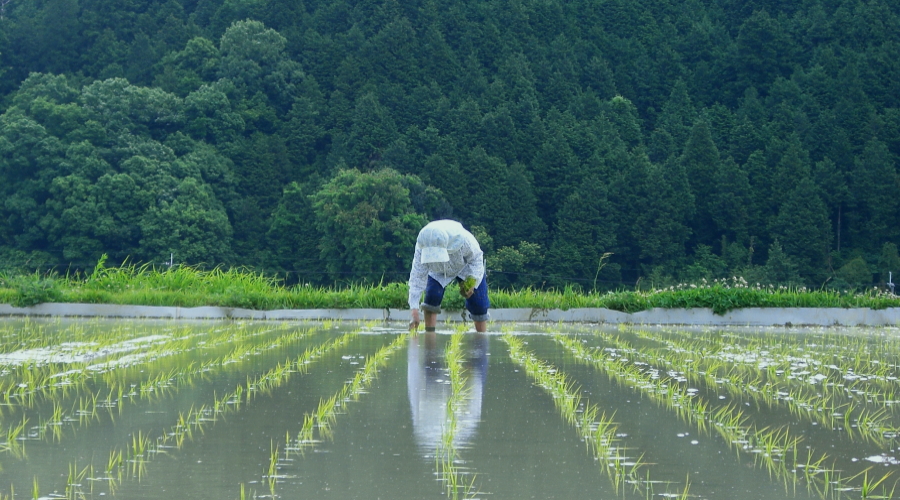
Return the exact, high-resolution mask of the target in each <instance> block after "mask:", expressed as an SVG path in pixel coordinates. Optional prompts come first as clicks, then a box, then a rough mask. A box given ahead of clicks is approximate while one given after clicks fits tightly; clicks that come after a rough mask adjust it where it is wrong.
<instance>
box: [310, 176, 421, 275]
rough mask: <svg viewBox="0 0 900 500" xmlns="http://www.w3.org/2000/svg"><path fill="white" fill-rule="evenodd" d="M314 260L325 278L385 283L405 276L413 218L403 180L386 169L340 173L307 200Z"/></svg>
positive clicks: (417, 218)
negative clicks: (314, 237) (317, 259)
mask: <svg viewBox="0 0 900 500" xmlns="http://www.w3.org/2000/svg"><path fill="white" fill-rule="evenodd" d="M312 200H313V210H314V212H315V215H316V228H317V229H318V231H319V234H320V235H321V236H320V238H319V251H320V258H321V259H322V260H323V261H324V262H325V269H326V270H327V271H328V273H329V276H330V277H331V279H333V280H335V281H339V280H367V281H376V282H377V281H380V280H382V279H387V280H389V281H393V280H397V279H398V278H399V277H400V276H401V275H402V273H404V272H406V273H407V274H408V273H409V269H408V266H409V261H410V256H411V255H412V254H411V251H412V249H413V247H414V245H415V241H416V235H417V234H418V233H419V230H420V229H421V228H422V226H424V225H425V224H426V223H427V222H428V217H427V216H426V215H424V214H419V213H416V212H415V211H414V210H413V207H412V204H411V203H410V200H409V190H408V189H407V188H406V187H405V186H404V182H403V176H402V175H400V174H398V173H397V172H396V171H393V170H390V169H384V170H378V171H374V172H369V173H364V172H360V171H359V170H356V169H348V170H342V171H340V172H338V174H337V175H335V177H334V178H332V179H331V180H329V181H328V182H326V183H325V184H324V185H323V186H322V188H321V189H319V190H318V191H317V192H316V193H315V194H314V195H312Z"/></svg>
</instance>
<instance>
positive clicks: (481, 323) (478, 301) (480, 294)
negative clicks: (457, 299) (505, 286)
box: [426, 274, 491, 333]
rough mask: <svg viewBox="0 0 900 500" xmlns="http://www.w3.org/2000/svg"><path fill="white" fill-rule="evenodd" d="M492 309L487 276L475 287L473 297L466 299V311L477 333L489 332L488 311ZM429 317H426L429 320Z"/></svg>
mask: <svg viewBox="0 0 900 500" xmlns="http://www.w3.org/2000/svg"><path fill="white" fill-rule="evenodd" d="M490 307H491V301H490V299H489V298H488V284H487V275H486V274H485V276H484V278H483V279H482V280H481V284H480V285H478V286H477V287H475V291H474V292H472V296H471V297H469V298H468V299H466V309H467V310H468V311H469V314H470V315H471V316H472V321H474V322H475V331H476V332H479V333H484V332H486V331H487V320H488V319H489V318H490V315H489V314H488V309H489V308H490ZM427 317H428V316H426V318H427Z"/></svg>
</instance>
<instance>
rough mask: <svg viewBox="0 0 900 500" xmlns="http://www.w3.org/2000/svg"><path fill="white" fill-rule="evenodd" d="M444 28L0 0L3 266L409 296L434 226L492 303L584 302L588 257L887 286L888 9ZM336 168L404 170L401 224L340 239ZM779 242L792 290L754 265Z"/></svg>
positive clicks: (215, 5) (241, 10)
mask: <svg viewBox="0 0 900 500" xmlns="http://www.w3.org/2000/svg"><path fill="white" fill-rule="evenodd" d="M845 4H846V5H845ZM435 9H436V8H435V6H434V5H433V4H430V3H427V2H426V3H421V4H410V5H404V6H403V8H399V7H398V6H397V5H395V4H392V3H388V4H384V5H378V6H374V4H373V5H369V4H366V5H350V4H348V3H346V2H343V1H341V0H338V1H336V2H330V3H329V2H307V3H306V4H304V5H300V4H297V5H295V4H294V3H291V2H287V3H284V2H282V3H278V2H276V3H271V2H270V3H268V4H267V3H265V2H258V1H253V2H237V1H228V2H163V3H159V2H130V3H129V2H125V3H119V4H114V3H108V2H100V3H97V2H94V3H90V2H88V3H85V2H76V1H74V0H64V1H61V2H22V1H13V2H9V3H7V4H6V5H5V8H4V15H3V18H2V19H0V113H2V114H0V198H2V199H3V200H4V203H3V204H2V206H0V257H3V256H6V255H9V256H16V258H15V259H13V260H10V261H5V262H9V263H5V262H4V261H2V259H0V262H4V263H2V267H11V266H12V264H11V263H12V262H20V261H21V259H19V258H18V256H35V258H37V260H33V261H31V263H30V264H29V265H34V266H35V267H37V266H38V265H43V264H44V263H46V264H48V265H49V266H51V267H56V268H57V269H66V268H70V267H71V268H73V269H86V268H88V267H90V265H91V263H92V262H94V261H95V260H96V259H97V258H98V257H99V256H100V255H102V254H104V253H105V254H108V255H109V256H110V259H111V260H112V261H115V262H119V263H121V262H125V261H126V259H136V260H138V261H140V262H156V263H160V262H161V261H162V260H167V259H168V258H169V256H170V255H172V254H173V253H174V254H175V258H176V261H181V262H183V263H188V264H192V265H199V264H200V263H205V264H206V265H207V266H209V267H213V266H216V265H219V264H224V265H231V264H241V265H250V266H253V267H254V268H255V269H264V270H266V271H272V272H281V273H291V274H290V275H291V276H293V278H292V279H300V280H302V281H303V282H310V283H317V284H321V283H324V282H326V280H327V279H330V280H344V279H350V280H355V279H365V280H368V281H369V282H378V281H380V280H382V279H384V280H386V281H403V280H404V279H405V278H404V274H405V273H404V271H407V270H406V269H405V268H406V267H407V266H408V259H409V254H410V253H411V247H410V246H409V242H410V240H409V234H410V233H411V232H412V231H414V230H415V228H416V226H419V225H420V224H421V223H422V222H423V221H425V220H429V219H435V218H444V217H452V218H457V219H459V220H460V221H461V222H463V223H465V224H466V226H467V227H475V226H479V227H481V228H483V231H481V233H480V237H479V241H483V242H484V246H485V250H486V253H487V255H488V256H489V267H490V266H492V265H493V264H492V262H496V263H498V264H502V266H503V268H504V270H505V271H506V272H513V271H508V269H513V268H515V269H516V270H515V271H514V272H516V273H517V274H516V275H515V276H517V278H515V279H509V280H506V282H504V279H505V278H504V277H503V275H502V274H501V273H497V276H498V279H497V281H498V282H499V284H501V285H503V286H504V287H506V286H508V287H513V286H516V287H524V286H539V285H542V284H544V283H549V284H551V285H552V286H558V287H565V286H566V285H575V284H580V285H581V286H582V287H587V285H585V283H588V282H591V283H592V280H591V277H593V276H595V275H597V271H596V267H597V265H596V264H597V261H598V259H599V256H601V255H603V254H605V253H607V252H611V253H612V254H613V255H612V256H611V257H610V259H609V264H608V265H607V266H605V267H603V270H602V272H601V273H600V274H599V276H598V278H597V280H596V281H598V283H600V285H598V287H597V288H600V289H613V288H616V287H622V286H633V285H634V284H635V283H637V282H638V281H641V282H642V283H647V282H648V281H654V282H658V283H662V282H664V281H666V280H667V279H668V280H672V282H674V281H676V280H682V279H686V278H689V279H692V280H693V279H696V278H697V277H701V276H706V277H707V279H709V277H710V276H715V275H719V276H723V275H735V274H746V275H747V276H751V275H755V276H756V277H759V278H760V279H761V280H762V281H764V282H766V283H770V282H773V283H774V282H775V280H779V279H785V280H788V281H784V282H781V283H783V284H786V283H793V284H804V285H807V286H817V287H818V286H821V284H822V283H825V282H828V281H829V280H832V281H831V282H832V283H834V282H836V280H840V281H842V282H844V283H846V281H845V280H844V279H843V278H841V277H839V276H836V274H835V271H834V269H833V267H837V265H838V264H837V262H838V261H839V260H840V258H838V259H837V260H830V259H831V256H832V255H835V256H837V257H840V256H847V255H857V254H859V255H860V256H862V257H863V259H864V260H866V262H868V263H872V264H873V265H877V266H878V268H877V269H874V268H873V271H875V272H878V273H884V272H886V271H887V272H892V271H891V269H890V266H893V264H892V263H890V262H888V261H889V260H890V259H889V258H888V260H887V261H884V262H882V260H884V259H882V256H881V254H880V252H881V250H882V248H883V246H884V245H886V244H893V245H897V244H900V229H898V228H900V210H898V208H900V207H898V205H897V204H898V201H897V199H898V198H897V196H895V194H894V193H895V192H896V191H897V189H896V188H897V186H898V185H900V184H898V178H900V177H898V172H897V170H896V162H897V158H898V155H900V125H898V124H900V118H898V117H900V112H898V111H897V110H898V109H900V99H898V97H897V96H900V91H898V88H897V86H898V83H897V82H900V70H898V67H897V65H896V64H895V63H894V61H896V60H897V59H898V57H897V56H898V54H900V50H898V47H900V38H898V37H897V30H894V29H890V28H891V27H892V26H897V25H898V24H900V21H898V19H900V18H898V16H900V13H898V12H897V11H896V9H890V8H887V7H885V5H884V2H881V3H879V2H874V3H873V2H869V3H865V2H858V1H855V0H854V1H851V2H850V3H846V2H844V3H840V2H838V3H834V2H831V3H829V2H824V1H821V0H812V1H810V2H803V3H800V4H796V5H795V4H788V3H783V2H782V3H777V2H762V3H760V2H756V3H748V2H731V1H727V2H725V3H724V4H721V5H719V4H710V3H708V2H707V3H703V2H699V3H698V2H692V3H686V4H683V5H682V4H672V5H669V4H666V5H659V4H658V3H653V2H648V1H645V0H639V1H636V2H632V3H630V4H627V5H626V4H625V3H622V2H611V3H610V2H607V3H603V2H600V3H596V2H595V3H591V2H588V3H578V2H575V3H556V4H548V3H540V2H539V3H534V4H523V5H520V4H518V3H509V2H503V1H500V0H485V1H484V2H478V3H471V2H470V3H466V2H450V3H448V4H446V5H442V6H441V9H439V10H440V12H438V10H435ZM873 20H877V22H875V21H873ZM354 169H355V170H356V171H357V172H359V173H360V175H370V174H372V175H376V174H377V173H378V172H382V171H386V170H388V169H390V170H392V171H394V172H396V173H398V175H400V181H399V183H396V185H393V184H392V187H391V188H390V189H386V190H385V191H384V194H385V195H386V196H385V197H384V198H385V199H388V198H391V199H396V200H398V201H397V203H399V204H397V203H393V204H392V203H387V202H384V200H380V201H378V202H377V203H376V205H377V204H382V203H384V204H385V206H384V207H375V206H374V205H372V203H371V202H370V201H369V199H368V198H364V197H357V198H352V197H349V198H346V199H342V200H341V202H340V203H336V202H335V203H334V204H332V205H329V206H338V205H340V206H341V208H340V210H339V211H340V212H341V213H343V214H345V215H346V216H347V217H349V218H350V219H352V220H351V221H350V223H349V224H348V225H343V224H342V223H339V222H337V221H338V220H339V219H340V218H339V217H337V216H336V215H335V214H336V213H337V212H329V213H327V214H325V213H324V211H325V205H326V204H320V205H315V206H314V205H313V204H312V202H311V200H312V199H313V198H314V199H316V200H318V201H319V202H321V201H322V200H324V199H327V198H330V197H332V196H333V195H334V193H335V190H337V191H345V190H346V189H345V187H340V188H338V187H337V186H338V185H339V184H340V183H341V182H343V181H344V180H346V179H344V176H345V175H346V174H345V173H344V172H345V171H352V170H354ZM292 183H298V185H301V186H303V187H302V189H301V190H300V191H297V190H295V189H294V188H292V187H291V186H293V185H294V184H292ZM398 186H399V187H398ZM357 187H358V188H359V189H360V190H361V192H368V191H367V188H361V187H359V186H357ZM354 189H357V188H354ZM379 189H380V188H379ZM304 197H306V198H305V200H306V201H305V202H300V201H298V200H300V199H304ZM309 197H313V198H309ZM401 198H405V200H401ZM401 201H402V203H401ZM304 203H306V204H305V205H304ZM400 205H403V207H400ZM409 206H411V207H412V208H411V209H410V208H409ZM367 211H368V212H371V213H376V212H378V213H382V214H391V215H383V216H382V215H379V216H369V215H366V216H363V215H362V214H363V212H367ZM350 214H355V215H350ZM366 220H369V221H372V222H371V223H369V222H361V221H366ZM375 221H377V222H375ZM291 231H294V232H293V233H291ZM488 237H489V238H490V239H488ZM723 237H724V238H726V239H727V241H728V242H730V243H728V244H727V245H720V243H719V242H720V241H721V240H722V238H723ZM358 238H362V239H363V240H364V241H366V244H365V245H364V248H363V246H360V247H359V248H356V247H354V244H353V243H352V242H353V241H357V240H358ZM776 239H777V240H778V241H779V244H780V245H781V252H782V253H783V256H786V257H787V259H788V260H789V261H790V262H791V263H792V265H793V266H795V268H793V267H792V266H791V265H782V264H784V262H786V261H785V260H784V258H783V256H782V255H780V254H779V252H778V251H775V252H774V253H775V254H776V258H775V260H772V262H771V264H772V265H771V266H769V265H760V264H762V262H763V261H764V259H770V260H771V258H770V256H769V255H767V253H769V252H768V248H769V245H770V243H772V242H773V241H775V240H776ZM523 242H527V243H528V244H533V245H538V246H539V249H540V251H539V252H537V253H538V254H540V258H537V257H536V256H535V257H534V258H532V257H530V256H526V255H525V253H523V251H522V249H521V247H520V245H522V244H523ZM311 247H316V248H311ZM705 248H708V249H709V250H708V252H707V251H706V250H702V251H701V249H705ZM323 251H324V252H325V253H322V252H323ZM703 252H706V253H703ZM326 254H327V255H326ZM517 254H518V255H517ZM715 259H720V260H721V261H723V262H724V263H725V265H726V267H727V269H724V270H722V269H720V268H719V267H720V266H719V264H716V263H714V260H715ZM880 259H881V260H880ZM25 261H26V262H27V261H28V258H27V257H26V258H25ZM38 261H40V262H38ZM778 262H782V264H777V263H778ZM692 263H693V266H694V267H689V266H691V265H692ZM876 263H877V264H876ZM698 266H699V267H698ZM710 266H712V267H713V268H715V269H712V268H711V267H710ZM885 266H888V267H885ZM42 268H43V269H46V267H42ZM32 269H33V268H32ZM28 270H31V269H28ZM293 273H297V274H293ZM526 275H528V276H529V277H527V278H525V276H526ZM509 276H512V275H509ZM885 278H886V277H884V276H882V277H881V278H880V281H884V280H885Z"/></svg>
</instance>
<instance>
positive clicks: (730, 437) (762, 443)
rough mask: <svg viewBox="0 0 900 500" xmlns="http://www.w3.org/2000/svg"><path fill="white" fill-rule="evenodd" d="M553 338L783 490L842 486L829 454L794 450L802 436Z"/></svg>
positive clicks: (835, 490)
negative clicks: (717, 441) (717, 440)
mask: <svg viewBox="0 0 900 500" xmlns="http://www.w3.org/2000/svg"><path fill="white" fill-rule="evenodd" d="M554 340H556V342H558V343H559V344H561V345H562V346H564V347H566V348H567V349H568V350H569V351H570V352H571V353H572V354H573V355H574V357H575V359H576V360H578V361H579V362H581V363H584V364H586V365H588V366H592V367H594V368H596V369H598V370H600V371H602V372H604V373H606V374H607V375H608V376H609V377H610V378H611V379H613V380H616V381H618V382H619V383H622V384H624V385H627V386H630V387H633V388H635V389H637V390H638V391H639V392H641V394H643V395H644V396H646V397H647V398H649V399H650V400H651V401H654V402H656V403H657V404H659V405H661V406H662V407H664V408H667V409H669V410H671V411H674V412H675V413H676V415H678V416H679V417H680V418H682V419H683V420H685V421H686V422H688V423H691V424H693V425H695V426H696V427H697V429H698V430H699V431H701V432H707V429H709V428H712V429H713V430H715V431H716V433H718V434H719V435H720V436H722V438H723V439H724V441H725V443H727V444H728V445H729V446H730V447H731V448H733V449H734V450H735V452H736V453H738V454H740V453H745V454H749V455H751V456H753V459H754V464H755V465H758V466H762V467H764V468H765V469H766V470H767V471H768V472H769V474H770V475H771V476H772V477H774V478H776V479H778V480H779V481H781V482H783V483H784V485H785V488H788V487H790V486H794V487H796V482H797V481H798V480H800V479H801V478H802V479H803V480H804V482H805V483H806V485H807V487H808V489H809V490H811V491H818V492H819V494H820V495H821V496H822V497H823V498H835V497H837V496H838V495H839V493H840V491H842V488H845V487H846V480H845V479H843V478H842V477H841V476H840V472H839V471H837V470H836V469H834V468H828V467H825V466H824V465H823V464H824V463H825V461H826V460H827V455H825V454H822V455H820V456H818V457H817V458H816V457H814V455H813V452H812V451H811V450H807V451H806V453H805V455H804V453H803V451H802V450H800V447H799V446H798V445H799V443H800V442H801V438H799V437H795V436H791V435H790V433H789V431H788V429H787V428H783V429H769V428H762V429H760V428H757V427H756V426H755V425H748V423H747V420H748V418H747V417H746V416H745V415H744V414H743V412H742V411H741V410H739V409H738V408H737V407H736V406H735V405H734V404H733V403H729V404H727V405H725V406H722V407H720V408H718V409H716V410H713V409H711V408H710V407H709V404H708V403H706V402H705V401H704V400H703V399H702V398H700V397H699V396H697V394H696V392H695V391H693V390H689V389H686V388H683V387H680V386H678V385H677V384H676V383H674V382H673V381H672V380H671V379H668V378H655V377H653V376H651V375H649V374H647V373H645V372H643V371H642V370H641V369H640V368H638V367H637V366H636V365H634V364H628V363H627V362H626V361H625V360H623V359H622V358H613V357H608V356H605V355H604V353H603V351H601V350H599V349H587V348H585V347H584V346H583V345H582V343H581V342H580V341H578V340H576V339H573V338H571V337H567V336H563V335H554ZM707 424H710V425H709V426H708V425H707ZM804 456H805V458H803V457H804ZM801 474H802V477H801Z"/></svg>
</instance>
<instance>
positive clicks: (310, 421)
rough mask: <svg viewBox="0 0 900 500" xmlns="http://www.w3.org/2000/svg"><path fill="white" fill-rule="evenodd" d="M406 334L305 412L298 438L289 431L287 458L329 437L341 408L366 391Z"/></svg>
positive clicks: (399, 346) (285, 450) (401, 344)
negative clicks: (314, 406) (314, 407)
mask: <svg viewBox="0 0 900 500" xmlns="http://www.w3.org/2000/svg"><path fill="white" fill-rule="evenodd" d="M406 338H407V335H406V334H402V335H399V336H398V337H397V338H396V339H394V341H393V342H391V343H390V344H388V345H386V346H384V347H382V348H380V349H379V350H378V351H376V352H375V354H373V355H371V356H368V357H367V358H366V362H365V363H364V364H363V367H362V368H361V369H359V370H358V371H357V372H356V374H354V376H353V378H352V379H351V380H349V381H347V382H345V383H344V386H343V387H342V388H341V390H340V391H338V392H336V393H335V394H334V395H332V396H331V397H330V398H328V399H322V400H320V401H319V405H318V406H317V407H316V409H315V411H313V412H312V413H307V414H305V415H304V416H303V425H302V427H301V428H300V432H298V433H297V436H296V438H294V439H290V434H288V437H287V441H286V445H285V448H284V452H285V458H289V457H290V455H291V454H292V453H301V454H302V453H303V452H305V451H306V450H307V449H309V448H311V447H313V446H315V445H316V444H317V443H319V442H320V441H321V440H322V439H330V437H331V435H332V432H331V428H332V425H333V424H334V423H335V422H336V421H337V415H338V411H339V409H340V408H342V407H343V405H344V404H345V403H348V402H351V401H357V400H358V399H359V397H360V396H361V395H362V394H365V392H366V389H367V388H368V386H369V385H370V384H371V383H372V382H373V381H374V380H375V378H376V377H377V375H378V370H379V369H381V368H382V367H384V366H385V365H386V364H387V361H388V359H390V356H391V355H392V354H393V353H394V352H395V351H397V350H398V349H400V348H401V347H403V343H404V342H405V341H406ZM317 432H318V436H317V435H316V433H317ZM317 437H318V438H319V439H317Z"/></svg>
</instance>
